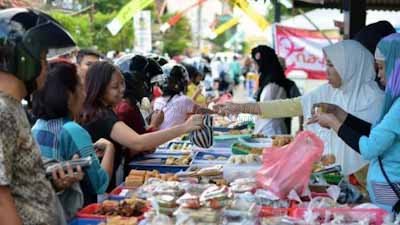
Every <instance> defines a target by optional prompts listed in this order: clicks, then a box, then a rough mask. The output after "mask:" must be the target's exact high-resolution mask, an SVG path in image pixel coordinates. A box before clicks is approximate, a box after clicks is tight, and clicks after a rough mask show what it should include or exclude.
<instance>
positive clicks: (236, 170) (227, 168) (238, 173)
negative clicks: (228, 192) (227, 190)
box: [223, 164, 261, 183]
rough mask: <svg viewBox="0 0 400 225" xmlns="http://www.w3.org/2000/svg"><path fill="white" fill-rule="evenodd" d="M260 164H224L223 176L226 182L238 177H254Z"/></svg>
mask: <svg viewBox="0 0 400 225" xmlns="http://www.w3.org/2000/svg"><path fill="white" fill-rule="evenodd" d="M260 168H261V164H240V165H236V164H225V165H224V169H223V176H224V179H225V180H226V181H227V182H229V183H230V182H232V181H234V180H236V179H238V178H249V177H255V176H256V173H257V171H258V170H259V169H260Z"/></svg>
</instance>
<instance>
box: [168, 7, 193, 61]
mask: <svg viewBox="0 0 400 225" xmlns="http://www.w3.org/2000/svg"><path fill="white" fill-rule="evenodd" d="M171 16H173V15H172V14H166V15H164V16H163V17H162V18H161V19H162V21H163V22H166V21H168V19H169V18H170V17H171ZM191 33H192V32H191V29H190V24H189V20H188V19H187V18H186V17H182V18H181V19H180V20H179V22H178V23H176V24H175V25H174V26H172V27H171V28H170V29H168V30H167V32H166V33H165V34H163V36H162V40H163V42H164V43H163V53H168V54H169V55H170V56H171V57H172V56H176V55H180V54H182V53H183V52H184V51H185V49H186V48H188V47H189V46H190V44H191V40H192V37H191Z"/></svg>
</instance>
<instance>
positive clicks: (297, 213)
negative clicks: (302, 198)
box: [289, 207, 388, 225]
mask: <svg viewBox="0 0 400 225" xmlns="http://www.w3.org/2000/svg"><path fill="white" fill-rule="evenodd" d="M307 210H308V209H307V208H299V207H293V208H292V209H291V210H290V213H289V216H291V217H294V218H299V219H302V218H304V215H305V213H306V211H307ZM313 212H316V213H318V214H319V217H318V220H319V221H321V222H323V221H324V220H325V216H326V215H343V216H344V217H345V218H352V219H355V220H362V219H365V218H370V220H371V222H370V225H381V224H382V223H383V221H384V218H385V216H387V214H388V213H387V212H386V211H385V210H383V209H355V208H314V209H313ZM328 212H329V213H328Z"/></svg>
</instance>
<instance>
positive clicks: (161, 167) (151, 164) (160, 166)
mask: <svg viewBox="0 0 400 225" xmlns="http://www.w3.org/2000/svg"><path fill="white" fill-rule="evenodd" d="M182 156H183V155H176V156H175V155H174V156H171V155H169V156H168V155H164V156H159V157H151V156H143V157H141V158H138V159H137V160H135V161H132V162H130V163H129V169H135V170H150V171H151V170H158V171H159V172H160V173H177V172H180V171H185V170H187V169H188V168H189V167H190V165H191V164H192V161H193V158H194V157H195V155H193V156H192V160H191V161H190V163H189V164H188V165H166V161H167V158H168V157H174V158H180V157H182Z"/></svg>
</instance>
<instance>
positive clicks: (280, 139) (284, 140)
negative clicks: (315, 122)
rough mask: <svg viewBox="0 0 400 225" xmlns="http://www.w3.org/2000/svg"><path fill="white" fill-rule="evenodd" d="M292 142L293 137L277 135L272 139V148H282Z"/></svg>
mask: <svg viewBox="0 0 400 225" xmlns="http://www.w3.org/2000/svg"><path fill="white" fill-rule="evenodd" d="M292 141H293V137H292V136H290V135H277V136H273V137H272V146H274V147H282V146H285V145H287V144H290V142H292Z"/></svg>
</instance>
